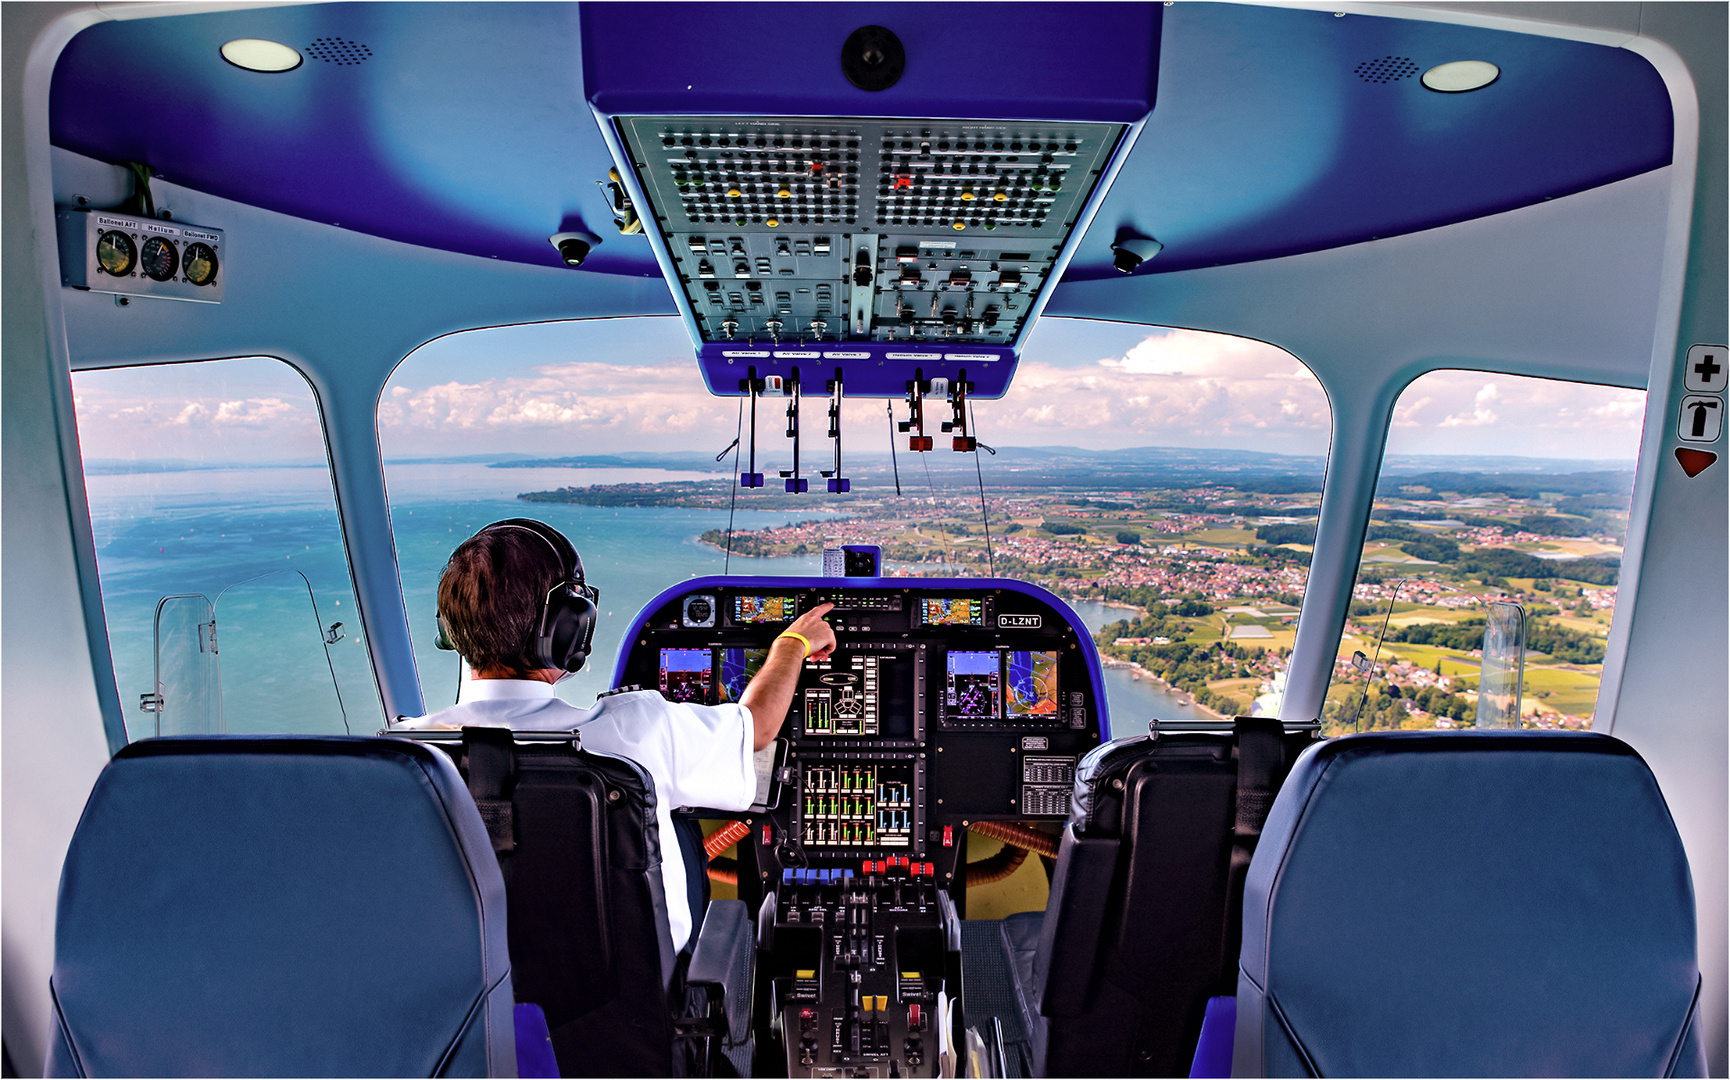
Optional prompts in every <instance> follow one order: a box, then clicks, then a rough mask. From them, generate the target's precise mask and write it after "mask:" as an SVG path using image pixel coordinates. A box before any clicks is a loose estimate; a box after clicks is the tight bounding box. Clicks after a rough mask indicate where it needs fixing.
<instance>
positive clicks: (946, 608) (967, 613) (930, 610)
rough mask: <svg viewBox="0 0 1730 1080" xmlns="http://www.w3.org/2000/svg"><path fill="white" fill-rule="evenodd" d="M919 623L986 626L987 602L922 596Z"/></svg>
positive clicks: (927, 624) (923, 624)
mask: <svg viewBox="0 0 1730 1080" xmlns="http://www.w3.org/2000/svg"><path fill="white" fill-rule="evenodd" d="M919 622H920V625H922V626H984V625H985V602H984V601H983V600H978V599H961V598H957V597H943V596H922V597H920V598H919Z"/></svg>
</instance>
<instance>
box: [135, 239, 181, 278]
mask: <svg viewBox="0 0 1730 1080" xmlns="http://www.w3.org/2000/svg"><path fill="white" fill-rule="evenodd" d="M139 261H140V262H142V263H143V264H144V276H145V277H147V278H150V279H151V280H152V281H168V280H169V279H171V278H173V277H174V272H175V271H176V270H179V269H180V255H179V253H178V252H176V251H175V250H174V245H173V244H171V243H169V242H168V241H167V240H164V239H163V238H162V237H160V236H152V237H151V238H150V239H148V240H146V241H145V242H144V251H143V252H142V254H141V258H140V259H139Z"/></svg>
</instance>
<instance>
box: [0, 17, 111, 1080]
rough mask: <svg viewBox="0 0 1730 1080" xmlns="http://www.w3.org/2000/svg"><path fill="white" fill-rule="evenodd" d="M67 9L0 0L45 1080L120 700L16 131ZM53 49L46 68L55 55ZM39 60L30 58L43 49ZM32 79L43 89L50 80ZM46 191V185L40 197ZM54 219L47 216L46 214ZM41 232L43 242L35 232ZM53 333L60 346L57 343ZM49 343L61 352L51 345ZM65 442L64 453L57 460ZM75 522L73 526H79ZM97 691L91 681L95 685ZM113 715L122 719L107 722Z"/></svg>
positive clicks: (28, 820)
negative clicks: (89, 603)
mask: <svg viewBox="0 0 1730 1080" xmlns="http://www.w3.org/2000/svg"><path fill="white" fill-rule="evenodd" d="M78 6H79V5H73V4H7V5H6V6H5V8H4V33H3V35H0V40H3V42H4V58H5V59H4V62H3V65H0V73H3V74H0V77H3V78H4V80H5V92H4V93H5V113H4V115H3V118H0V132H3V133H4V146H5V150H4V154H3V155H0V156H3V158H4V174H5V175H4V193H3V203H0V207H3V211H4V260H5V268H6V271H5V284H4V289H5V292H4V304H5V308H4V348H3V351H0V403H3V409H4V413H3V415H4V423H3V427H0V440H3V444H4V456H3V462H0V477H3V487H0V510H3V513H0V578H3V580H4V582H5V605H4V608H3V609H0V746H3V753H0V799H3V814H4V820H5V826H6V831H5V842H4V844H3V845H0V908H3V912H4V914H3V923H0V925H3V927H4V933H3V935H0V980H3V981H0V986H3V987H4V990H3V997H0V1028H3V1030H4V1034H5V1040H6V1041H5V1045H6V1050H7V1052H8V1054H9V1055H10V1056H11V1058H12V1063H13V1065H14V1066H15V1067H16V1068H17V1069H18V1070H19V1072H20V1074H21V1075H24V1076H35V1075H40V1070H41V1068H42V1064H43V1057H44V1053H45V1051H46V1048H47V1038H48V1032H49V1023H50V1010H49V1001H48V976H49V972H50V971H51V970H52V967H53V963H54V908H55V901H56V899H57V895H58V892H59V884H60V865H61V861H62V859H63V857H64V856H65V853H66V847H67V844H68V843H69V842H70V840H71V838H72V831H73V829H74V828H75V827H76V826H77V824H78V817H79V815H80V814H81V813H82V812H83V810H84V802H85V799H86V797H87V796H88V795H89V793H90V788H91V785H92V784H94V783H95V780H96V776H97V774H98V773H100V772H101V771H102V767H103V766H104V765H105V764H107V762H108V755H109V750H110V740H109V736H108V733H107V731H106V730H105V727H104V722H103V719H104V718H103V703H102V700H101V698H102V696H103V690H105V691H106V695H107V696H108V697H109V698H110V702H109V704H110V706H111V707H117V704H118V702H117V699H115V696H114V695H115V691H114V673H113V669H112V665H111V664H110V663H109V662H108V659H107V656H106V649H105V647H104V655H103V656H102V657H101V665H100V666H101V667H102V668H104V669H106V670H98V665H97V663H96V662H95V660H94V658H93V656H92V650H91V646H90V642H91V640H92V633H93V632H94V633H95V634H98V635H100V634H102V633H103V630H102V627H101V626H100V624H98V625H96V626H95V627H92V626H91V624H90V621H89V619H88V618H87V612H86V610H85V606H84V605H85V598H84V596H83V594H82V593H81V592H80V589H79V565H78V562H79V558H78V556H79V554H80V553H88V554H90V557H91V558H92V559H93V558H94V555H93V553H89V552H88V548H89V540H88V537H89V531H90V530H89V522H88V519H87V516H86V514H85V511H84V500H83V495H82V491H80V492H78V493H77V495H76V497H74V494H73V493H72V492H71V491H70V490H69V489H68V486H67V483H68V480H67V478H68V477H71V478H73V482H81V480H82V476H83V469H82V466H81V465H80V463H79V462H78V460H77V456H76V455H77V441H76V439H75V438H73V437H71V432H70V431H69V429H68V427H67V426H66V425H67V424H68V422H69V420H70V417H71V408H72V406H71V394H72V384H71V377H70V375H69V373H68V368H67V361H66V350H65V346H64V334H63V333H61V332H60V331H59V330H58V329H57V328H58V324H59V318H58V311H57V310H56V309H57V305H54V304H53V303H52V299H53V298H52V297H50V296H49V295H47V294H46V292H45V290H44V289H43V286H42V280H41V278H40V276H39V275H38V273H37V270H38V268H39V267H40V266H41V265H43V263H42V261H41V260H42V252H43V251H44V250H47V251H50V252H51V251H52V250H53V237H52V236H48V237H44V236H42V235H41V234H40V233H39V232H38V230H37V228H36V226H37V224H38V223H39V222H40V220H41V219H40V215H36V214H33V213H32V209H33V203H32V199H31V194H32V185H31V179H32V177H31V172H32V171H33V170H32V169H31V166H40V171H39V173H38V179H40V178H42V177H45V176H46V175H47V172H46V170H47V163H46V161H45V160H38V161H29V160H28V159H27V154H26V147H27V136H28V135H29V134H30V133H31V132H32V130H33V129H39V131H40V134H41V136H42V139H41V145H40V146H39V151H40V153H41V154H42V155H44V157H45V156H46V153H47V139H46V135H47V111H46V103H45V101H43V102H42V106H43V107H42V109H41V115H40V116H39V117H37V118H35V119H36V123H35V124H34V125H32V124H31V123H30V122H29V120H30V117H29V116H28V110H27V99H26V93H25V81H26V77H27V75H28V74H31V73H34V72H35V71H37V66H36V65H33V64H31V63H29V60H30V59H31V57H30V51H31V46H32V44H33V43H36V42H37V40H38V37H39V35H41V34H42V32H43V30H44V29H45V28H46V27H48V25H49V24H50V23H51V22H53V21H54V20H55V19H56V18H58V17H60V16H61V15H63V14H64V13H65V12H66V11H68V10H70V9H73V8H75V7H78ZM44 44H45V45H50V46H51V47H50V48H49V50H48V51H49V56H48V58H47V59H48V63H50V64H51V63H52V60H53V56H54V55H57V54H58V52H59V48H58V45H54V44H51V43H44ZM35 59H36V60H37V61H38V62H40V60H41V54H40V52H39V53H38V54H37V56H36V57H35ZM41 89H42V91H43V95H41V96H43V97H45V91H46V82H45V81H44V82H43V83H42V86H41ZM36 194H38V195H39V197H40V198H42V199H46V198H47V197H48V194H47V191H46V190H45V189H43V190H39V191H37V192H36ZM49 220H50V221H52V213H50V216H49ZM44 242H45V243H44ZM55 335H58V337H59V340H58V342H57V341H56V340H55ZM56 345H58V347H56ZM68 450H70V453H71V455H72V456H71V458H70V459H67V457H66V456H65V455H66V453H67V451H68ZM80 532H82V534H83V536H82V538H81V537H80V535H79V534H80ZM102 640H103V641H104V643H105V642H106V638H102ZM99 688H101V689H99ZM115 719H118V717H115Z"/></svg>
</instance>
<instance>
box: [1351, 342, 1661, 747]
mask: <svg viewBox="0 0 1730 1080" xmlns="http://www.w3.org/2000/svg"><path fill="white" fill-rule="evenodd" d="M1645 400H1646V395H1645V392H1644V391H1641V390H1626V389H1619V388H1615V387H1605V386H1589V385H1584V384H1579V383H1568V382H1560V381H1556V380H1549V379H1535V378H1526V377H1521V376H1513V375H1499V374H1484V373H1482V372H1466V371H1436V372H1431V373H1429V374H1427V375H1424V376H1423V377H1421V378H1419V379H1417V380H1415V381H1414V382H1413V383H1412V384H1411V386H1409V387H1407V388H1406V390H1405V392H1404V393H1403V394H1402V395H1401V396H1400V400H1399V402H1398V403H1397V405H1396V406H1395V410H1394V419H1393V426H1392V428H1391V430H1390V431H1389V433H1388V445H1387V453H1386V455H1385V457H1384V459H1383V463H1382V474H1381V481H1380V483H1379V484H1378V485H1377V488H1376V500H1375V504H1374V509H1373V512H1372V518H1371V521H1370V525H1369V530H1368V532H1367V534H1366V538H1365V544H1364V554H1363V559H1362V561H1361V562H1360V564H1359V566H1358V576H1357V584H1356V587H1355V588H1354V590H1353V592H1352V607H1351V615H1350V617H1349V618H1348V620H1347V622H1346V630H1345V636H1344V637H1343V638H1342V640H1341V643H1340V651H1339V656H1338V657H1337V660H1336V664H1335V668H1334V680H1333V686H1332V687H1331V688H1330V690H1329V692H1328V698H1327V703H1326V705H1325V706H1324V708H1323V712H1322V718H1323V721H1324V727H1325V730H1326V731H1327V733H1328V734H1343V733H1346V732H1350V731H1367V730H1372V729H1376V728H1382V729H1387V728H1429V727H1443V728H1445V727H1470V726H1473V725H1475V724H1476V723H1477V721H1478V716H1479V707H1480V703H1479V700H1478V697H1479V689H1480V681H1481V679H1483V678H1484V677H1485V673H1486V672H1489V673H1490V674H1491V675H1494V676H1497V677H1498V679H1500V680H1501V681H1502V682H1503V683H1504V685H1500V686H1498V687H1496V691H1506V692H1496V693H1495V697H1494V699H1493V701H1491V702H1486V704H1487V705H1489V704H1493V705H1494V706H1495V708H1496V709H1497V710H1499V711H1502V712H1507V713H1510V714H1511V712H1512V710H1513V708H1514V702H1513V700H1512V699H1513V695H1512V689H1513V685H1514V683H1515V680H1516V679H1517V680H1518V686H1519V694H1518V702H1519V704H1518V715H1519V721H1518V723H1519V724H1520V725H1521V726H1523V727H1545V728H1562V729H1583V728H1586V727H1589V726H1590V725H1591V720H1592V712H1593V709H1594V707H1595V705H1596V702H1597V698H1598V683H1599V679H1600V676H1601V674H1602V672H1603V666H1604V648H1605V644H1606V640H1607V638H1608V636H1609V628H1610V616H1611V613H1612V611H1613V610H1614V609H1615V604H1616V584H1617V579H1618V576H1619V573H1620V568H1621V555H1622V542H1623V538H1624V537H1625V536H1626V534H1627V529H1628V505H1629V500H1630V498H1631V496H1632V493H1633V483H1634V464H1635V460H1636V458H1637V457H1638V454H1639V448H1640V425H1641V417H1642V415H1643V414H1644V411H1645ZM1513 605H1518V609H1519V612H1520V613H1523V617H1521V615H1520V614H1519V613H1516V612H1515V610H1514V608H1513ZM1510 616H1511V617H1512V621H1510ZM1516 625H1523V630H1524V640H1525V658H1524V673H1523V676H1522V675H1520V673H1519V669H1518V665H1517V658H1512V657H1509V656H1505V655H1497V654H1498V649H1497V648H1496V645H1497V644H1498V643H1499V642H1500V641H1505V640H1507V638H1508V637H1509V636H1510V634H1511V633H1512V632H1513V631H1512V630H1511V629H1510V628H1511V627H1513V626H1516ZM1384 628H1385V632H1384ZM1487 628H1493V631H1494V632H1493V633H1492V634H1491V641H1490V648H1489V650H1488V652H1489V655H1488V656H1486V649H1485V631H1486V629H1487ZM1510 665H1511V666H1510ZM1489 692H1491V691H1489V690H1486V693H1489ZM1485 715H1486V717H1487V718H1488V717H1489V715H1490V710H1488V709H1486V713H1485ZM1487 722H1488V721H1487ZM1511 723H1512V720H1511V716H1510V725H1511ZM1496 726H1502V725H1501V724H1499V723H1498V724H1497V725H1496Z"/></svg>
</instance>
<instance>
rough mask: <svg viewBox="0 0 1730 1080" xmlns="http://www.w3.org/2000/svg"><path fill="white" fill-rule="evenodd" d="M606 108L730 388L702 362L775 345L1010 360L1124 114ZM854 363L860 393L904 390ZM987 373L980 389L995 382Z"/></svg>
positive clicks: (673, 272) (944, 361)
mask: <svg viewBox="0 0 1730 1080" xmlns="http://www.w3.org/2000/svg"><path fill="white" fill-rule="evenodd" d="M614 123H615V124H616V132H617V134H618V137H619V139H620V141H621V143H622V147H623V150H624V153H625V155H626V156H627V157H628V158H629V160H630V161H631V162H632V163H633V164H634V165H635V167H636V176H635V181H636V186H637V187H638V188H639V190H640V192H641V194H642V199H643V202H644V204H645V205H644V207H643V209H644V211H645V216H646V217H648V218H649V219H650V220H651V221H652V222H653V224H654V226H655V228H656V232H657V233H658V235H659V236H660V237H661V239H662V241H663V243H664V245H665V256H664V258H665V259H666V260H667V261H668V262H669V263H670V266H669V267H668V269H669V271H670V273H669V278H670V279H672V280H674V281H676V282H677V285H678V288H677V290H676V293H677V294H678V296H679V298H680V301H681V306H682V307H683V308H684V309H685V313H686V314H687V317H688V319H689V320H690V322H691V324H692V328H693V334H694V336H695V337H696V338H697V344H698V351H699V355H700V357H701V358H702V359H703V362H704V368H705V372H706V374H709V375H710V380H709V381H710V385H711V388H712V389H715V390H717V391H719V392H730V391H731V390H732V387H731V386H730V385H728V384H729V381H730V380H729V379H728V378H726V377H719V378H717V377H715V376H716V374H717V373H715V372H712V371H711V370H710V368H711V362H713V363H715V364H719V363H722V361H721V359H720V358H721V356H722V354H723V353H726V354H728V355H727V359H729V360H733V361H735V362H736V361H738V360H741V359H757V360H770V361H773V360H775V359H776V358H777V357H776V356H775V350H777V349H792V348H797V349H803V350H809V349H811V348H813V347H820V346H825V345H829V346H834V345H840V344H846V343H850V344H856V345H866V344H867V343H869V344H870V345H872V346H875V347H871V348H868V349H867V351H865V352H862V353H858V354H855V355H854V356H853V357H852V358H853V359H855V360H858V359H864V358H871V359H873V360H882V359H884V358H885V357H888V358H891V359H895V360H898V361H906V360H917V359H920V358H926V359H928V360H930V361H931V362H932V366H930V368H929V370H924V369H921V370H923V371H924V374H925V376H926V377H932V376H938V375H946V374H953V369H954V364H955V363H956V362H962V363H965V362H967V361H968V360H971V361H972V365H973V372H975V373H977V372H979V371H980V370H981V369H980V365H981V364H982V363H989V362H993V361H996V360H999V359H1012V358H1013V354H1014V350H1015V349H1016V348H1017V347H1018V346H1019V344H1020V343H1021V340H1022V339H1023V337H1024V336H1025V333H1026V331H1027V329H1028V328H1029V327H1030V326H1031V323H1032V319H1033V318H1034V317H1036V316H1037V314H1038V311H1039V309H1040V308H1041V307H1042V306H1043V304H1044V302H1045V299H1046V296H1047V294H1048V293H1049V291H1050V288H1051V286H1052V285H1053V284H1054V282H1055V279H1056V276H1057V275H1058V274H1059V273H1061V270H1062V266H1063V264H1064V263H1065V262H1066V261H1067V258H1068V246H1069V242H1070V239H1071V234H1072V232H1073V230H1074V229H1075V228H1076V226H1077V224H1078V223H1080V224H1085V221H1084V220H1083V219H1084V217H1085V216H1086V214H1087V213H1088V212H1090V210H1091V203H1092V202H1093V201H1094V194H1095V189H1096V188H1097V187H1098V185H1099V182H1100V178H1101V176H1102V175H1103V174H1105V173H1106V172H1107V167H1108V164H1109V163H1110V162H1111V161H1112V155H1113V152H1114V151H1115V150H1116V149H1117V148H1118V146H1119V144H1120V142H1121V141H1122V140H1123V138H1124V134H1125V132H1126V130H1127V126H1126V125H1123V124H1114V123H1096V122H1052V121H1025V122H1022V121H978V122H968V121H956V120H907V119H897V120H886V119H866V118H821V117H818V118H812V117H781V118H775V117H724V116H722V117H717V116H625V117H616V118H614ZM728 279H731V280H730V281H729V280H728ZM970 346H972V347H975V348H974V349H973V351H972V352H962V353H957V354H951V353H949V352H947V351H946V350H949V349H952V348H955V347H961V348H963V349H966V348H967V347H970ZM895 347H899V348H901V349H903V350H907V349H911V350H913V351H911V352H905V351H904V352H900V353H892V352H891V351H889V350H891V349H893V348H895ZM977 347H987V348H986V349H985V350H984V351H981V350H980V349H979V348H977ZM764 350H768V351H764ZM759 354H760V355H759ZM813 355H814V356H816V357H818V358H821V359H824V360H828V359H833V357H829V356H828V355H827V354H823V353H821V352H819V353H817V354H813ZM951 355H953V356H955V357H958V358H960V359H959V360H954V361H951V360H948V358H949V357H950V356H951ZM734 366H737V365H736V363H735V365H734ZM756 366H757V367H759V369H760V370H763V371H773V370H774V369H775V365H774V364H772V363H768V364H757V365H756ZM807 366H808V367H811V366H814V365H807ZM873 366H876V365H873ZM855 372H860V368H859V366H858V365H857V364H855V366H854V368H853V369H851V370H850V371H849V373H848V391H849V393H858V392H866V393H895V394H899V393H901V392H902V390H903V387H902V385H901V382H902V381H903V380H904V379H905V378H906V377H907V375H906V374H893V375H892V374H891V373H885V374H884V376H883V379H884V382H883V385H882V386H881V387H879V386H876V385H874V383H875V382H876V381H878V380H876V379H874V378H873V377H872V375H873V373H870V372H868V371H865V372H860V377H855ZM742 374H743V373H742V372H741V373H739V375H742ZM737 377H738V376H737V375H735V376H734V378H737ZM968 378H969V379H974V378H975V374H972V373H970V374H969V375H968ZM1006 378H1007V373H1005V382H1006ZM990 382H991V380H987V383H986V384H985V385H982V386H981V387H980V389H979V393H980V395H981V396H995V393H1000V392H1001V390H995V391H994V390H993V388H992V387H991V386H990Z"/></svg>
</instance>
